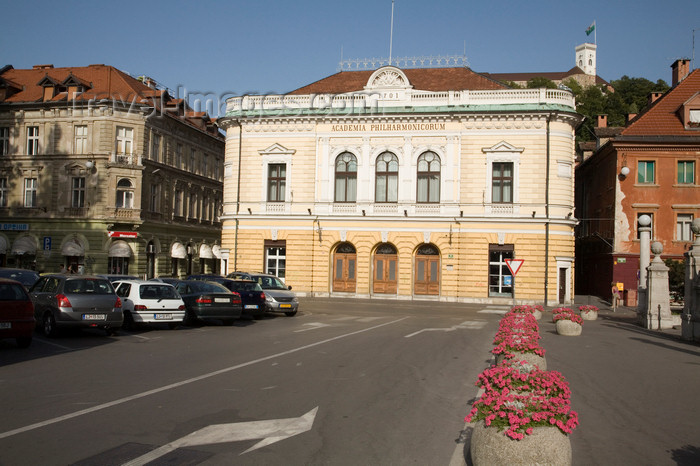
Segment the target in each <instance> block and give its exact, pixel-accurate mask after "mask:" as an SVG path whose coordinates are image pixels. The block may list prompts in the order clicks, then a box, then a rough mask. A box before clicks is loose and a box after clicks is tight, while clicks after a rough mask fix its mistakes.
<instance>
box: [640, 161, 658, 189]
mask: <svg viewBox="0 0 700 466" xmlns="http://www.w3.org/2000/svg"><path fill="white" fill-rule="evenodd" d="M637 183H640V184H654V161H651V160H646V161H640V162H637Z"/></svg>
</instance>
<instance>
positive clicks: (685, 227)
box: [676, 214, 693, 241]
mask: <svg viewBox="0 0 700 466" xmlns="http://www.w3.org/2000/svg"><path fill="white" fill-rule="evenodd" d="M691 223H693V214H678V215H677V216H676V241H692V240H693V232H692V230H691V229H690V224H691Z"/></svg>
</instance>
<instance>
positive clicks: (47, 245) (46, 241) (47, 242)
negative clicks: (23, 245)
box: [44, 236, 51, 251]
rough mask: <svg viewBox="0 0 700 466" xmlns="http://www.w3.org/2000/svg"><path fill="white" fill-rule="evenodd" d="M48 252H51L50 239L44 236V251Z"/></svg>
mask: <svg viewBox="0 0 700 466" xmlns="http://www.w3.org/2000/svg"><path fill="white" fill-rule="evenodd" d="M50 250H51V237H50V236H44V251H50Z"/></svg>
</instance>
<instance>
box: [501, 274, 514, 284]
mask: <svg viewBox="0 0 700 466" xmlns="http://www.w3.org/2000/svg"><path fill="white" fill-rule="evenodd" d="M512 285H513V276H512V275H504V276H503V286H512Z"/></svg>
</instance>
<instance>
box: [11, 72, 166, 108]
mask: <svg viewBox="0 0 700 466" xmlns="http://www.w3.org/2000/svg"><path fill="white" fill-rule="evenodd" d="M70 75H73V77H74V78H76V79H77V80H79V81H80V82H82V83H86V84H87V85H89V86H90V87H89V89H85V90H84V92H83V93H82V94H80V96H77V97H76V100H89V99H93V98H96V99H98V100H99V99H105V98H108V99H112V98H113V99H121V100H124V101H126V100H129V101H131V100H132V99H133V98H134V97H137V98H139V100H141V99H142V98H146V96H148V95H152V94H153V89H151V88H149V87H148V86H146V85H145V84H143V83H141V82H140V81H138V80H137V79H134V78H132V77H131V76H129V75H127V74H126V73H124V72H122V71H119V70H118V69H116V68H114V67H112V66H105V65H90V66H84V67H67V68H47V67H44V68H34V69H23V70H22V69H19V70H16V69H10V70H7V71H5V72H4V73H3V74H2V78H4V79H7V80H9V81H12V82H13V83H16V84H18V85H20V86H21V88H22V90H21V91H20V92H17V93H14V94H12V95H10V96H9V97H8V98H7V99H5V101H4V102H41V101H42V100H43V97H44V91H43V88H42V87H41V86H39V85H37V84H38V83H39V82H40V81H42V80H43V79H44V78H45V77H47V76H48V77H49V78H50V79H51V80H53V81H56V82H58V83H62V82H63V81H65V79H66V78H67V77H68V76H70ZM52 100H55V99H52Z"/></svg>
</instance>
